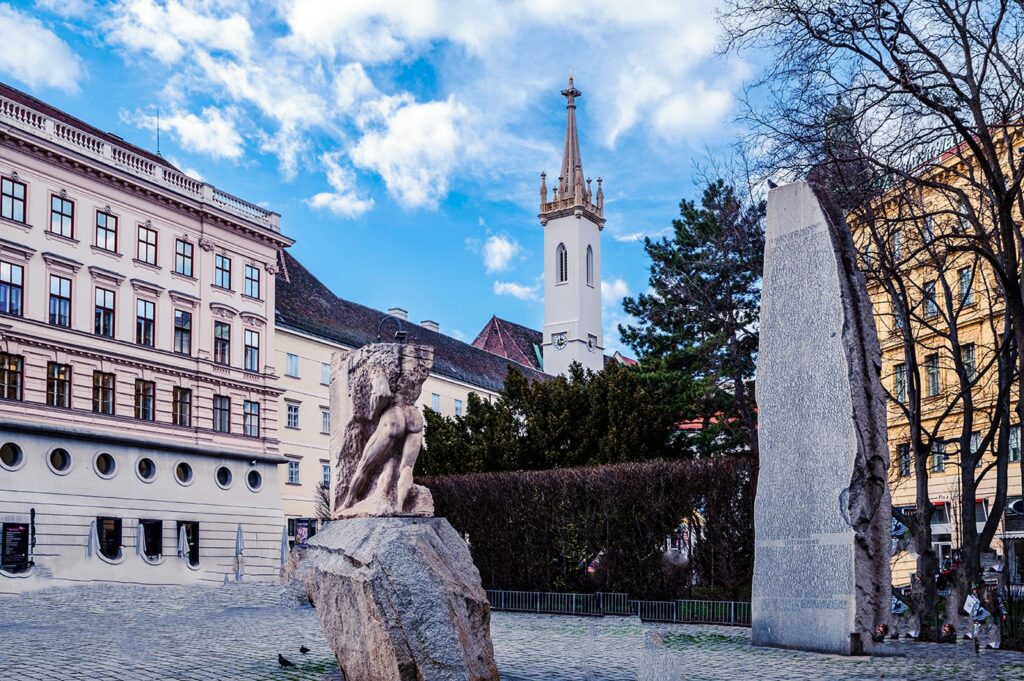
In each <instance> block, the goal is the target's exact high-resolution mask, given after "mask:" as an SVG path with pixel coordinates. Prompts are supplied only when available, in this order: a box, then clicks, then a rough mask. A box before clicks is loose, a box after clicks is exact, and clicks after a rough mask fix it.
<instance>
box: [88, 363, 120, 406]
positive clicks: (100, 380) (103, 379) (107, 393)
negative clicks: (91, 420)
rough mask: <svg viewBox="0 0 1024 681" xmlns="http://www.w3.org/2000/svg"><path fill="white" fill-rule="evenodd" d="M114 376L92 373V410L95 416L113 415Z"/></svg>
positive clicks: (100, 372)
mask: <svg viewBox="0 0 1024 681" xmlns="http://www.w3.org/2000/svg"><path fill="white" fill-rule="evenodd" d="M114 388H115V377H114V374H108V373H104V372H102V371H94V372H93V374H92V410H93V412H94V413H96V414H106V415H108V416H110V415H113V413H114Z"/></svg>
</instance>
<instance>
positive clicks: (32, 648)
mask: <svg viewBox="0 0 1024 681" xmlns="http://www.w3.org/2000/svg"><path fill="white" fill-rule="evenodd" d="M491 631H492V635H493V638H494V648H495V653H496V655H497V659H498V667H499V669H501V673H502V678H503V679H506V680H508V681H535V680H536V681H541V680H544V681H605V680H607V681H621V680H630V681H632V680H635V681H676V680H682V679H723V680H724V679H741V680H746V679H750V680H753V679H881V678H885V679H915V680H916V679H1022V678H1024V653H1016V652H1009V651H982V653H981V655H980V656H979V657H975V655H974V649H973V647H972V645H971V644H970V642H967V641H964V642H962V643H960V644H957V645H937V644H928V643H909V642H908V643H902V642H901V643H899V644H898V645H896V646H894V651H895V652H896V653H897V655H896V656H893V657H884V658H878V657H876V658H844V657H838V656H833V655H818V654H814V653H804V652H796V651H785V650H775V649H769V648H755V647H753V646H751V644H750V630H749V629H741V628H732V627H716V626H697V625H693V626H667V625H666V626H660V625H652V624H644V623H641V622H639V621H638V620H635V619H630V618H611V617H609V618H583V617H564V616H549V615H524V614H511V613H495V614H494V617H493V622H492V629H491ZM0 642H2V644H0V679H5V680H6V679H17V680H21V679H26V680H32V681H35V680H58V679H59V680H62V681H63V680H67V681H86V680H87V681H101V680H102V681H106V680H108V679H109V680H114V679H117V680H122V679H125V680H128V679H130V680H134V679H153V680H157V679H160V680H163V679H174V680H176V681H177V680H181V681H186V680H188V681H192V680H193V679H194V680H203V681H205V680H206V679H213V680H219V679H223V680H225V681H227V680H231V681H236V680H237V681H249V680H253V681H256V680H259V681H262V680H265V679H271V680H276V679H282V680H292V681H297V680H299V679H302V680H304V681H305V680H316V681H341V674H340V672H339V671H338V668H337V664H336V663H335V661H334V656H333V655H332V654H331V651H330V649H329V648H328V647H327V644H326V642H325V641H324V638H323V634H322V633H321V632H320V624H319V622H318V621H317V617H316V612H315V611H314V610H313V609H312V608H310V607H308V606H307V607H302V606H300V605H298V604H296V603H295V602H294V601H293V600H290V599H289V597H288V596H287V595H286V594H283V593H282V590H281V589H280V588H279V587H277V586H274V585H266V584H263V585H259V584H231V585H228V586H222V587H202V586H200V587H195V586H190V587H136V586H123V585H94V586H80V587H72V588H66V589H49V590H45V591H39V592H36V593H31V594H27V595H24V596H12V597H4V598H0ZM301 645H306V646H307V647H309V648H310V652H309V653H308V654H306V655H302V654H300V653H299V646H301ZM278 653H283V654H284V655H285V657H287V658H288V659H290V660H292V661H293V662H295V663H296V667H295V668H293V669H287V670H285V669H281V668H280V667H279V666H278V663H277V654H278ZM382 681H383V680H382Z"/></svg>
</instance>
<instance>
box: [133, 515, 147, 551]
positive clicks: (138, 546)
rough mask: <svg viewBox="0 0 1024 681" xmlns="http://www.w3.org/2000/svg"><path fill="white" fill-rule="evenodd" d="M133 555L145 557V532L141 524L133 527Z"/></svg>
mask: <svg viewBox="0 0 1024 681" xmlns="http://www.w3.org/2000/svg"><path fill="white" fill-rule="evenodd" d="M135 555H136V556H138V557H139V558H144V557H145V555H146V531H145V530H144V529H143V528H142V523H139V524H138V525H136V526H135Z"/></svg>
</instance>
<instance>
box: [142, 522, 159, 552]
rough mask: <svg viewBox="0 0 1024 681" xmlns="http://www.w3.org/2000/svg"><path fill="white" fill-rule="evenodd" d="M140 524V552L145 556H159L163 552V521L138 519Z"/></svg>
mask: <svg viewBox="0 0 1024 681" xmlns="http://www.w3.org/2000/svg"><path fill="white" fill-rule="evenodd" d="M139 525H141V526H142V553H143V554H144V555H145V556H146V558H151V559H153V558H159V557H160V556H162V555H163V553H164V523H163V521H162V520H140V521H139Z"/></svg>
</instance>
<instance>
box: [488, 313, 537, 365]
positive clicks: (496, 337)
mask: <svg viewBox="0 0 1024 681" xmlns="http://www.w3.org/2000/svg"><path fill="white" fill-rule="evenodd" d="M543 340H544V336H543V334H542V333H541V332H540V331H537V330H536V329H531V328H529V327H526V326H523V325H522V324H516V323H515V322H510V321H507V320H505V319H499V318H498V317H491V319H490V321H488V322H487V324H486V325H485V326H484V328H483V329H482V330H481V331H480V333H479V334H477V337H476V338H475V339H474V340H473V347H477V348H480V349H481V350H486V351H488V352H493V353H494V354H496V355H501V356H502V357H504V358H506V359H510V360H512V361H513V362H515V363H517V364H522V365H523V366H526V367H530V368H531V369H536V370H537V371H543V368H544V362H543V358H542V356H541V343H542V342H543Z"/></svg>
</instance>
